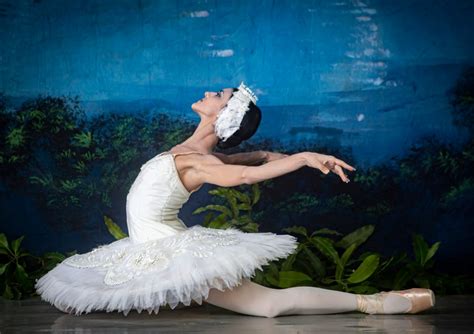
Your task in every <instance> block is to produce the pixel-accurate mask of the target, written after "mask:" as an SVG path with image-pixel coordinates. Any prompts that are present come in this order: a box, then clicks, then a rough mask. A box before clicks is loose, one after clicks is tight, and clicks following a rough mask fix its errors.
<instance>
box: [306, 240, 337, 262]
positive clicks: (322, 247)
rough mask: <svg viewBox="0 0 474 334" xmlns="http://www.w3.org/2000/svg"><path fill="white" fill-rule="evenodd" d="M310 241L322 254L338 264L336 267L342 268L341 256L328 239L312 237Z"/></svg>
mask: <svg viewBox="0 0 474 334" xmlns="http://www.w3.org/2000/svg"><path fill="white" fill-rule="evenodd" d="M309 240H311V242H312V243H313V244H314V245H315V246H316V247H317V248H318V250H319V251H320V252H321V253H323V254H324V255H326V256H327V257H328V258H329V259H331V260H332V261H333V262H334V263H335V264H336V266H341V261H340V259H339V254H338V253H337V251H336V250H335V249H334V247H333V245H332V244H331V242H330V241H329V240H328V239H327V238H323V237H312V238H310V239H309Z"/></svg>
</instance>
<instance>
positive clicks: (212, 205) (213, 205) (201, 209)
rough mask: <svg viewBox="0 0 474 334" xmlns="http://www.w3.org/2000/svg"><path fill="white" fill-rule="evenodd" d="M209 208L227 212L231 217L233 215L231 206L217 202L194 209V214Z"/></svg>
mask: <svg viewBox="0 0 474 334" xmlns="http://www.w3.org/2000/svg"><path fill="white" fill-rule="evenodd" d="M207 210H214V211H220V212H222V213H225V214H226V215H227V216H228V217H229V218H230V217H232V211H230V210H229V208H227V207H225V206H223V205H217V204H209V205H206V206H203V207H200V208H197V209H196V210H194V211H193V214H198V213H201V212H203V211H207Z"/></svg>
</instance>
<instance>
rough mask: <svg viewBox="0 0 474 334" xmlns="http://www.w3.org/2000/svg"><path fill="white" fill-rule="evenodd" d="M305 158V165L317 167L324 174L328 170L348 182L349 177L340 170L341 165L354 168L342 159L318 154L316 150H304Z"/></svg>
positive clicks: (349, 168)
mask: <svg viewBox="0 0 474 334" xmlns="http://www.w3.org/2000/svg"><path fill="white" fill-rule="evenodd" d="M304 156H305V158H306V166H308V167H312V168H318V169H319V170H321V171H322V172H323V173H324V174H328V173H329V172H330V171H331V172H333V173H335V174H337V175H339V176H340V178H341V179H342V181H344V182H346V183H348V182H349V178H348V177H347V175H346V174H345V173H344V171H343V170H342V167H344V168H346V169H348V170H350V171H355V170H356V169H355V168H354V167H352V166H350V165H348V164H347V163H345V162H344V161H342V160H340V159H337V158H336V157H334V156H332V155H326V154H320V153H316V152H304Z"/></svg>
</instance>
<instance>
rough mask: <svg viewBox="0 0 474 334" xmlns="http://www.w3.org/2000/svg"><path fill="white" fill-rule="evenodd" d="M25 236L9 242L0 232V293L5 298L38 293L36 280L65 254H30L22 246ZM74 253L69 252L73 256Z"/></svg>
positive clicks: (18, 297)
mask: <svg viewBox="0 0 474 334" xmlns="http://www.w3.org/2000/svg"><path fill="white" fill-rule="evenodd" d="M23 239H24V236H21V237H19V238H18V239H15V240H13V241H11V242H10V243H9V242H8V240H7V238H6V236H5V234H4V233H1V234H0V293H1V295H2V297H3V298H5V299H22V298H25V297H29V296H32V295H34V294H36V292H35V291H34V283H35V280H36V279H37V278H39V277H41V276H43V275H44V274H45V273H46V272H48V271H49V270H51V269H53V268H54V267H55V266H56V265H57V264H58V263H59V262H61V261H63V260H64V259H65V256H64V255H63V254H61V253H57V252H47V253H45V254H44V255H43V256H42V257H37V256H34V255H31V254H29V253H28V252H26V251H25V250H24V249H22V248H21V242H22V241H23ZM71 255H73V253H68V254H67V256H71Z"/></svg>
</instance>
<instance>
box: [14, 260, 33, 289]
mask: <svg viewBox="0 0 474 334" xmlns="http://www.w3.org/2000/svg"><path fill="white" fill-rule="evenodd" d="M15 275H16V278H17V279H18V282H19V283H20V284H21V285H22V286H27V285H28V284H29V283H30V282H29V280H28V274H27V273H26V271H25V269H24V268H23V266H22V265H20V264H19V263H17V265H16V270H15Z"/></svg>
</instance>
